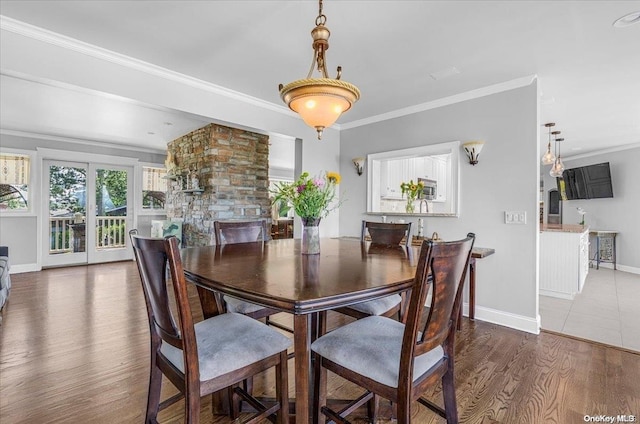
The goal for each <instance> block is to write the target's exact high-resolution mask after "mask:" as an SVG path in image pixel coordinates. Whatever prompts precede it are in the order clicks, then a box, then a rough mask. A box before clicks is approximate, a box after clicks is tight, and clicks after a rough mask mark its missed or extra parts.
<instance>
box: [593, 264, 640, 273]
mask: <svg viewBox="0 0 640 424" xmlns="http://www.w3.org/2000/svg"><path fill="white" fill-rule="evenodd" d="M600 268H607V269H613V264H612V263H609V262H607V263H602V262H600ZM616 268H617V269H618V271H624V272H628V273H631V274H640V268H636V267H634V266H627V265H620V264H616ZM591 271H598V270H597V269H596V266H595V263H594V264H593V268H589V272H591Z"/></svg>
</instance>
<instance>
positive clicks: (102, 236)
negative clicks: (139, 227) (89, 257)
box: [96, 168, 127, 250]
mask: <svg viewBox="0 0 640 424" xmlns="http://www.w3.org/2000/svg"><path fill="white" fill-rule="evenodd" d="M126 218H127V171H123V170H117V169H105V168H98V169H96V249H98V250H100V249H114V248H124V247H125V243H126V239H125V236H126V234H127V228H126Z"/></svg>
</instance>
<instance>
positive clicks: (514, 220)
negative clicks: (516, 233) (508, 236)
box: [504, 211, 527, 224]
mask: <svg viewBox="0 0 640 424" xmlns="http://www.w3.org/2000/svg"><path fill="white" fill-rule="evenodd" d="M504 223H505V224H526V223H527V213H526V212H524V211H505V212H504Z"/></svg>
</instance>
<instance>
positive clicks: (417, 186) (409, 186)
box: [400, 180, 424, 213]
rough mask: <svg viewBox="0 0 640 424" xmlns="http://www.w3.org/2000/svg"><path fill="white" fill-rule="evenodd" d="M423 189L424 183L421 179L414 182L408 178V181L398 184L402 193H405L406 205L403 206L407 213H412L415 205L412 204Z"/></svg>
mask: <svg viewBox="0 0 640 424" xmlns="http://www.w3.org/2000/svg"><path fill="white" fill-rule="evenodd" d="M423 189H424V183H423V182H422V181H418V182H417V183H414V182H413V180H409V182H408V183H404V182H403V183H402V184H400V190H402V195H403V196H404V195H405V194H406V195H407V205H406V207H405V210H406V212H407V213H413V211H414V210H415V206H414V204H413V202H414V201H415V200H416V199H419V198H420V194H421V193H422V190H423Z"/></svg>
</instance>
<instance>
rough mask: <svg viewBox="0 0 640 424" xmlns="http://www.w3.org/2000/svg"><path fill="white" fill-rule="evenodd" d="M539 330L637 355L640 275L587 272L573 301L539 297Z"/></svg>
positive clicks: (639, 335) (639, 322) (590, 270)
mask: <svg viewBox="0 0 640 424" xmlns="http://www.w3.org/2000/svg"><path fill="white" fill-rule="evenodd" d="M540 319H541V321H542V328H543V329H545V330H552V331H557V332H559V333H564V334H568V335H572V336H577V337H582V338H585V339H589V340H594V341H598V342H602V343H607V344H610V345H614V346H621V347H624V348H627V349H632V350H637V351H640V275H638V274H631V273H628V272H622V271H614V270H612V269H606V268H600V269H599V270H596V269H595V268H590V269H589V274H588V275H587V280H586V282H585V284H584V288H583V289H582V293H579V294H577V295H576V296H575V298H574V299H573V300H565V299H558V298H555V297H549V296H540Z"/></svg>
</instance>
